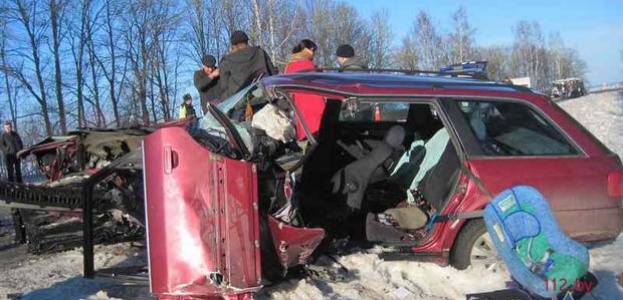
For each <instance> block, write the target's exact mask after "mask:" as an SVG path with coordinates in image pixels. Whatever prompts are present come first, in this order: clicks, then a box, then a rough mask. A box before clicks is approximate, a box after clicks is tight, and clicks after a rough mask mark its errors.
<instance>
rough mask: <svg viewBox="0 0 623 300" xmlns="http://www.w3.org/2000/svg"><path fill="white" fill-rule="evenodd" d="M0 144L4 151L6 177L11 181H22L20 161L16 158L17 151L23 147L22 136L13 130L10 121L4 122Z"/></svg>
mask: <svg viewBox="0 0 623 300" xmlns="http://www.w3.org/2000/svg"><path fill="white" fill-rule="evenodd" d="M0 146H1V147H2V152H4V162H5V165H6V171H7V177H8V180H9V181H12V182H18V183H21V182H22V167H21V161H20V160H19V159H18V158H17V152H19V151H20V150H22V148H24V144H23V143H22V138H21V137H20V136H19V134H17V132H15V131H13V126H12V125H11V122H5V123H4V131H3V132H2V136H1V137H0Z"/></svg>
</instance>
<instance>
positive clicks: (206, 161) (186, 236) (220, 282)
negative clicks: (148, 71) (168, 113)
mask: <svg viewBox="0 0 623 300" xmlns="http://www.w3.org/2000/svg"><path fill="white" fill-rule="evenodd" d="M143 147H144V169H143V171H144V176H145V194H146V195H145V199H146V205H145V206H146V215H147V218H146V219H147V230H148V234H147V235H148V256H149V270H150V285H151V291H152V293H154V294H156V296H157V297H159V298H163V297H164V298H166V297H169V296H174V297H177V296H180V297H207V296H226V295H229V296H232V295H238V294H245V293H250V292H253V291H256V290H257V289H259V282H260V280H261V277H260V276H261V269H260V251H259V240H258V239H259V224H258V222H257V218H258V214H257V176H256V174H255V172H254V170H255V169H254V168H255V167H254V165H253V164H251V163H247V162H241V161H235V160H231V159H226V158H223V157H220V156H217V155H214V154H211V153H209V152H208V150H207V149H206V148H204V147H203V146H201V145H199V144H198V143H197V142H196V141H195V140H194V139H192V137H190V136H189V135H188V133H187V132H186V131H185V130H183V129H182V128H177V127H173V128H163V129H160V130H158V131H156V132H154V133H153V134H151V135H149V136H148V137H147V138H146V139H145V140H144V146H143Z"/></svg>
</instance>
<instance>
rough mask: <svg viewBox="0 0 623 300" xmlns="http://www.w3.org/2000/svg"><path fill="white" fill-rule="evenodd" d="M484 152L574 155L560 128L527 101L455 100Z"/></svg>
mask: <svg viewBox="0 0 623 300" xmlns="http://www.w3.org/2000/svg"><path fill="white" fill-rule="evenodd" d="M458 105H459V106H460V108H461V110H462V113H463V117H464V118H465V120H466V121H467V123H468V124H469V125H470V127H471V130H472V132H473V133H474V136H475V137H476V140H477V142H478V143H479V145H480V147H481V149H482V151H483V152H484V154H485V155H487V156H548V155H577V154H579V151H578V150H577V149H576V148H575V147H573V146H572V145H571V144H570V143H569V141H568V140H567V139H566V138H565V136H564V134H562V133H561V132H560V131H559V129H558V128H557V127H555V126H553V124H551V123H550V122H549V121H548V120H547V119H545V118H544V117H543V116H542V115H540V114H539V113H538V112H537V111H535V110H534V109H532V108H531V107H529V106H528V105H525V104H521V103H517V102H508V101H480V100H460V101H458Z"/></svg>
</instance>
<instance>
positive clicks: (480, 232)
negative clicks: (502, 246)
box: [450, 219, 506, 272]
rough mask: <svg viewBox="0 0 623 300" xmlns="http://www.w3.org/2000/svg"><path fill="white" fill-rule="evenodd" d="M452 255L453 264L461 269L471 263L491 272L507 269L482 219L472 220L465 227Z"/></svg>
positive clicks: (475, 266)
mask: <svg viewBox="0 0 623 300" xmlns="http://www.w3.org/2000/svg"><path fill="white" fill-rule="evenodd" d="M450 255H451V257H450V258H451V260H452V265H453V266H454V267H455V268H457V269H459V270H465V269H467V267H469V266H470V265H471V266H472V267H473V268H479V269H487V270H488V271H490V272H498V271H505V270H506V268H505V265H504V262H503V261H502V259H501V258H500V257H499V256H498V253H497V250H496V249H495V246H494V244H493V241H492V240H491V236H489V232H487V227H485V222H484V220H482V219H477V220H472V221H470V222H468V223H467V224H466V225H465V227H463V229H462V230H461V232H460V233H459V236H458V238H457V240H456V242H455V244H454V247H453V248H452V252H451V254H450Z"/></svg>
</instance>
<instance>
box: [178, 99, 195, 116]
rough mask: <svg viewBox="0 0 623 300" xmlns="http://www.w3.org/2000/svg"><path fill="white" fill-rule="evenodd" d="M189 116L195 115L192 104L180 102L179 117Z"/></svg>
mask: <svg viewBox="0 0 623 300" xmlns="http://www.w3.org/2000/svg"><path fill="white" fill-rule="evenodd" d="M190 117H197V114H196V113H195V108H194V107H193V105H192V104H190V105H186V103H182V105H180V119H185V118H190Z"/></svg>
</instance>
